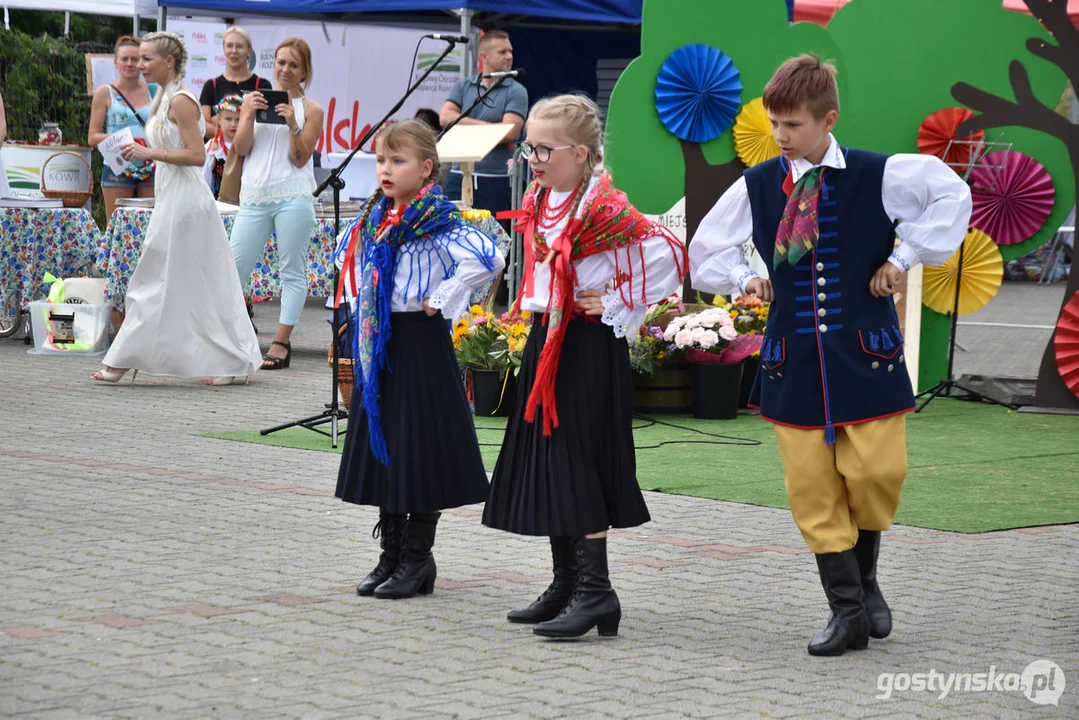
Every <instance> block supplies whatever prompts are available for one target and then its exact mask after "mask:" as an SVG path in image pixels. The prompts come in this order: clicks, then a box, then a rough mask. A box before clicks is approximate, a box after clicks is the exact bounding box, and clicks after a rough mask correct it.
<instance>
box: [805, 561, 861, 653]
mask: <svg viewBox="0 0 1079 720" xmlns="http://www.w3.org/2000/svg"><path fill="white" fill-rule="evenodd" d="M817 570H818V571H819V572H820V580H821V585H823V586H824V593H825V595H827V596H828V604H829V605H830V606H831V608H832V617H831V619H830V620H829V621H828V626H827V627H825V628H824V630H822V631H820V632H819V633H817V634H816V635H814V636H813V639H812V640H810V641H809V654H810V655H842V654H843V653H844V652H846V651H847V650H861V649H863V648H865V647H868V646H869V618H868V617H866V613H865V605H864V604H863V601H862V582H861V576H860V574H859V572H858V560H857V558H856V557H855V556H854V550H844V551H843V552H839V553H824V554H820V555H817Z"/></svg>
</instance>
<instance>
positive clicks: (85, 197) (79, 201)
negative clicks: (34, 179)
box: [41, 152, 94, 208]
mask: <svg viewBox="0 0 1079 720" xmlns="http://www.w3.org/2000/svg"><path fill="white" fill-rule="evenodd" d="M61 155H69V156H71V157H74V158H78V160H79V162H81V163H82V164H83V165H85V166H86V177H87V178H88V179H89V183H90V187H89V189H87V190H49V189H48V188H47V187H46V186H45V168H46V167H48V165H49V163H51V162H52V161H53V160H55V159H56V158H58V157H60V156H61ZM41 194H42V195H44V196H45V197H47V198H49V199H50V200H61V201H63V203H64V207H67V208H81V207H82V206H83V205H85V204H86V203H87V202H88V201H89V200H90V196H91V195H93V194H94V173H93V171H92V170H91V169H90V163H88V162H86V158H84V157H83V156H82V155H79V154H78V153H73V152H58V153H54V154H53V155H50V156H49V158H48V159H47V160H46V161H45V162H44V163H42V164H41Z"/></svg>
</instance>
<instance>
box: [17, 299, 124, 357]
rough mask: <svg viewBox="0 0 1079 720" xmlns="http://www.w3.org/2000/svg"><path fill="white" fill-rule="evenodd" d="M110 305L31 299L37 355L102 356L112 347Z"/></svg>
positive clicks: (33, 350)
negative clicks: (60, 302) (110, 345)
mask: <svg viewBox="0 0 1079 720" xmlns="http://www.w3.org/2000/svg"><path fill="white" fill-rule="evenodd" d="M110 308H111V306H110V305H107V304H106V305H82V304H73V303H65V304H63V305H54V304H52V303H48V302H32V303H30V307H29V308H28V311H29V313H30V323H31V326H32V328H33V334H34V347H33V348H31V349H30V350H27V351H26V352H28V353H31V354H34V355H103V354H104V353H105V351H106V350H108V347H109V309H110Z"/></svg>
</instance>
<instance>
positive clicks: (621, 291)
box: [521, 178, 683, 338]
mask: <svg viewBox="0 0 1079 720" xmlns="http://www.w3.org/2000/svg"><path fill="white" fill-rule="evenodd" d="M597 181H598V178H594V179H593V180H592V181H591V182H590V183H589V185H588V188H587V190H586V191H585V192H586V194H587V193H591V192H592V190H593V189H594V188H595V186H596V182H597ZM569 195H570V193H569V192H555V191H551V193H550V195H549V196H548V202H549V203H550V204H551V205H553V206H557V205H559V204H561V203H562V202H565V201H566V199H567V198H568V197H569ZM586 202H587V200H586V201H582V202H581V205H580V207H579V208H578V210H577V217H580V216H581V214H582V213H583V212H584V208H585V205H586ZM567 222H569V218H568V217H567V218H564V219H563V220H562V221H561V222H559V223H558V224H557V225H555V226H554V227H553V228H550V229H544V230H541V232H543V234H544V237H545V238H546V239H547V246H548V247H552V246H553V245H554V243H555V240H557V239H558V236H559V235H560V234H561V233H562V230H563V228H565V227H566V223H567ZM525 242H530V239H529V238H525ZM672 242H675V243H677V247H673V248H672V246H671V243H672ZM682 247H683V246H682V243H681V242H680V241H677V240H675V239H668V238H667V237H666V236H665V235H660V234H656V235H653V236H652V237H650V238H647V239H646V240H645V241H644V242H642V243H641V244H640V245H635V246H631V247H628V248H618V249H615V250H607V251H605V252H600V253H596V254H595V255H589V256H588V257H585V258H580V259H578V260H574V261H573V267H574V269H575V270H576V271H577V287H576V288H575V289H574V297H577V296H579V295H580V293H581V291H582V290H604V291H606V295H605V296H604V297H603V307H604V313H603V317H602V321H603V323H604V324H605V325H609V326H610V327H611V328H613V329H614V334H615V337H630V338H633V337H636V335H637V331H638V330H639V329H640V326H641V323H642V322H643V321H644V316H645V315H646V314H647V313H648V306H649V305H651V304H653V303H657V302H659V301H660V300H663V299H665V298H667V297H669V296H670V295H671V293H673V292H674V291H675V290H677V289H678V287H679V286H680V285H681V280H680V279H679V277H678V270H679V268H678V264H679V262H680V261H681V258H682V257H683V256H682V252H683V251H682ZM535 261H536V262H535V270H534V271H533V273H534V274H533V278H532V292H531V294H529V295H526V296H524V297H523V298H522V299H521V309H522V310H527V311H529V312H532V313H543V312H546V310H547V304H548V302H549V301H550V289H551V267H550V265H543V264H542V261H543V258H535ZM619 271H622V272H623V273H628V275H629V279H628V280H627V279H626V278H625V276H622V277H623V279H622V285H621V286H619V285H618V284H617V283H618V277H619V276H620V272H619ZM646 281H647V282H646Z"/></svg>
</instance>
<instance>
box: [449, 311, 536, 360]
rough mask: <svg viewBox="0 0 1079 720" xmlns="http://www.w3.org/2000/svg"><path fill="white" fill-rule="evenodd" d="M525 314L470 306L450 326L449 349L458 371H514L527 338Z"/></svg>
mask: <svg viewBox="0 0 1079 720" xmlns="http://www.w3.org/2000/svg"><path fill="white" fill-rule="evenodd" d="M528 319H529V313H527V312H525V313H521V314H520V315H510V314H509V313H506V314H503V315H502V316H501V317H499V316H496V315H495V314H494V313H492V312H491V310H490V308H486V309H485V308H483V307H481V306H479V305H473V306H472V307H471V308H469V311H468V315H467V316H465V317H462V318H461V319H460V320H458V321H457V322H456V323H454V325H453V349H454V351H455V352H456V353H457V366H458V367H460V368H461V369H462V370H464V369H469V368H470V369H473V370H497V371H499V372H502V373H504V372H506V370H507V369H510V368H511V369H513V371H514V374H516V372H517V370H518V369H519V368H520V365H521V353H522V351H523V350H524V346H525V342H526V341H527V340H528V331H529V325H528V322H527V321H528Z"/></svg>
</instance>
